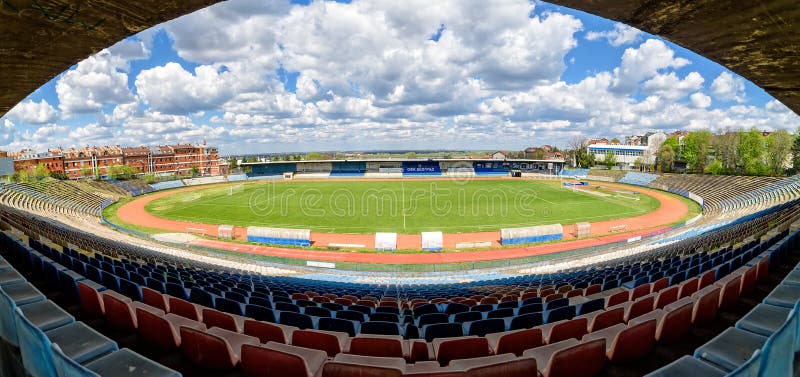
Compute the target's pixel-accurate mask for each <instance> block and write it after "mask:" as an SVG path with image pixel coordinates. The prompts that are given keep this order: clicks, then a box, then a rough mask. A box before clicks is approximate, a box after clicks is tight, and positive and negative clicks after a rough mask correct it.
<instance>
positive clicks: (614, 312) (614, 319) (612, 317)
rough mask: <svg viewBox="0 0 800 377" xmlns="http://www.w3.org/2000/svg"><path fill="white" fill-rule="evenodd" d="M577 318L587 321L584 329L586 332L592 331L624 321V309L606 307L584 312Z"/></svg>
mask: <svg viewBox="0 0 800 377" xmlns="http://www.w3.org/2000/svg"><path fill="white" fill-rule="evenodd" d="M579 318H586V320H587V321H588V322H587V324H586V329H587V331H588V332H593V331H597V330H602V329H604V328H606V327H611V326H614V325H616V324H618V323H623V322H625V309H623V308H619V307H618V308H613V309H606V310H601V311H596V312H592V313H589V314H585V315H582V316H580V317H579Z"/></svg>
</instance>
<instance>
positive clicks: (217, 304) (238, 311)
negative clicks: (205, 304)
mask: <svg viewBox="0 0 800 377" xmlns="http://www.w3.org/2000/svg"><path fill="white" fill-rule="evenodd" d="M214 308H215V309H217V310H219V311H221V312H225V313H230V314H235V315H239V316H243V315H244V308H243V305H242V303H240V302H238V301H234V300H231V299H227V298H224V297H217V298H216V299H215V300H214Z"/></svg>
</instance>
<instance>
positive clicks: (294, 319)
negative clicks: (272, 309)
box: [278, 312, 314, 330]
mask: <svg viewBox="0 0 800 377" xmlns="http://www.w3.org/2000/svg"><path fill="white" fill-rule="evenodd" d="M278 323H280V324H281V325H286V326H294V327H297V328H299V329H301V330H303V329H313V328H314V319H313V318H312V317H311V316H307V315H305V314H300V313H295V312H280V313H278Z"/></svg>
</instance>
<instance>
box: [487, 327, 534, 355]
mask: <svg viewBox="0 0 800 377" xmlns="http://www.w3.org/2000/svg"><path fill="white" fill-rule="evenodd" d="M486 339H487V340H488V341H489V346H490V347H491V348H492V349H493V350H494V353H495V354H497V355H500V354H504V353H513V354H514V355H516V356H522V353H523V352H524V351H525V350H528V349H531V348H536V347H540V346H541V345H542V344H543V340H542V330H541V329H538V328H532V329H521V330H512V331H506V332H497V333H490V334H486Z"/></svg>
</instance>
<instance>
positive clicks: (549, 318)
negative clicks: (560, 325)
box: [543, 305, 575, 323]
mask: <svg viewBox="0 0 800 377" xmlns="http://www.w3.org/2000/svg"><path fill="white" fill-rule="evenodd" d="M574 317H575V306H573V305H570V306H563V307H560V308H556V309H553V310H548V311H545V312H544V315H543V318H544V323H553V322H558V321H562V320H565V319H572V318H574Z"/></svg>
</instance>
